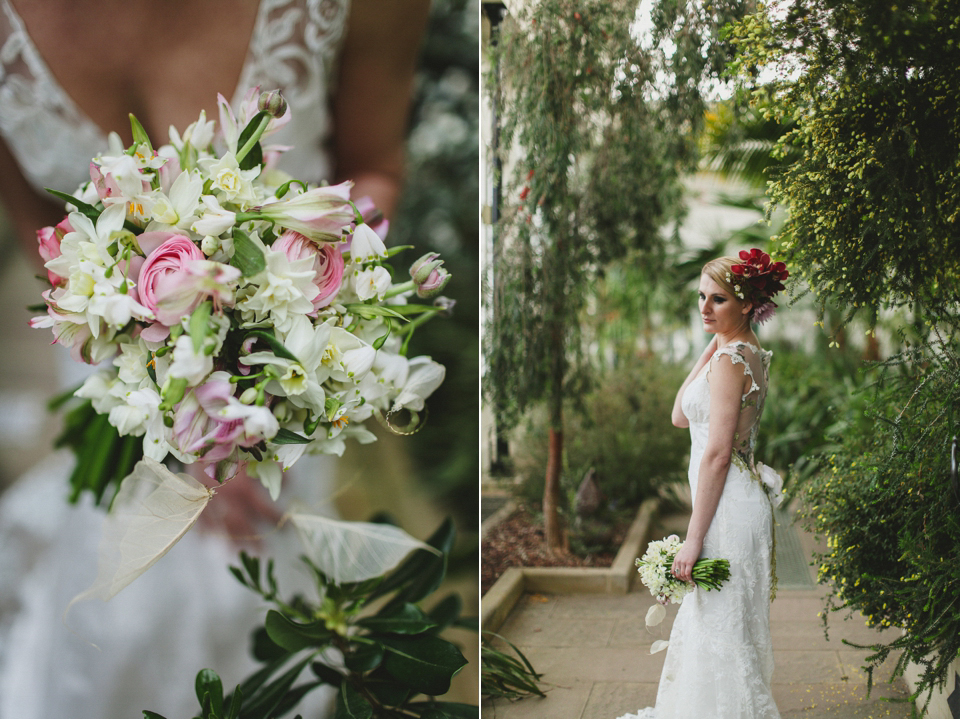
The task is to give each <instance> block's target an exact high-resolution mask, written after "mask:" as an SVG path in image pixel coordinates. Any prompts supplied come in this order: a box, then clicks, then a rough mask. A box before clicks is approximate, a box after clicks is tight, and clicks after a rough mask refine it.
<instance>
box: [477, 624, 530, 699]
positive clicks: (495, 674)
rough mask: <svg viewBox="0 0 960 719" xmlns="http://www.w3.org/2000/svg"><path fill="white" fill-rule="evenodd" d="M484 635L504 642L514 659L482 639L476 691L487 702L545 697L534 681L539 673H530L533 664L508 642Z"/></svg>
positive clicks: (493, 635) (499, 637) (490, 635)
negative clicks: (478, 681)
mask: <svg viewBox="0 0 960 719" xmlns="http://www.w3.org/2000/svg"><path fill="white" fill-rule="evenodd" d="M484 634H486V635H488V636H489V637H493V638H495V639H499V640H500V641H502V642H504V643H505V644H506V645H507V646H508V647H509V648H510V649H511V650H513V654H515V655H516V656H511V654H510V653H508V652H506V651H500V650H499V649H497V648H495V647H494V646H493V644H492V643H491V642H490V640H489V639H488V638H487V637H486V636H485V637H484V638H483V642H482V644H481V647H480V692H481V694H482V695H483V696H485V697H490V698H491V699H511V700H512V699H522V698H523V697H525V696H533V695H536V696H538V697H544V696H546V694H544V693H543V691H542V690H541V689H540V686H539V684H538V682H539V681H540V677H542V676H543V675H542V674H538V673H537V672H536V670H534V668H533V665H532V664H530V661H529V660H528V659H527V658H526V657H525V656H524V654H523V652H521V651H520V650H519V649H517V647H516V646H515V645H514V644H513V643H512V642H510V641H509V640H507V639H505V638H504V637H501V636H500V635H499V634H494V633H493V632H484Z"/></svg>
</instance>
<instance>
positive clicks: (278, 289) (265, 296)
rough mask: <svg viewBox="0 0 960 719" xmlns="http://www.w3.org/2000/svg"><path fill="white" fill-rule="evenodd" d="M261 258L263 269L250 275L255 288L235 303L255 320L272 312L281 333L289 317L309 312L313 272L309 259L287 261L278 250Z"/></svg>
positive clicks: (285, 327) (314, 287)
mask: <svg viewBox="0 0 960 719" xmlns="http://www.w3.org/2000/svg"><path fill="white" fill-rule="evenodd" d="M264 259H265V261H266V265H267V266H266V268H265V269H264V270H263V271H262V272H259V273H257V274H256V275H255V276H254V277H252V278H250V282H251V285H252V286H253V287H255V288H256V289H255V291H254V292H253V294H251V295H248V296H247V297H245V298H244V299H243V300H241V301H240V302H238V303H237V308H238V309H240V310H241V311H242V312H252V313H254V315H255V317H256V321H261V320H263V319H266V318H267V316H268V315H272V318H273V320H274V325H275V326H276V327H277V328H278V329H279V330H281V331H282V332H283V331H286V329H287V327H288V324H289V323H288V320H289V319H290V318H291V317H292V316H296V315H305V314H308V313H310V312H313V298H314V297H316V296H317V292H318V290H317V286H316V285H315V284H313V278H314V275H315V274H316V272H315V271H314V270H313V261H312V260H309V259H305V260H295V261H293V262H291V261H290V260H289V259H288V258H287V256H286V255H285V254H284V253H282V252H275V251H272V250H268V251H267V252H266V253H265V255H264Z"/></svg>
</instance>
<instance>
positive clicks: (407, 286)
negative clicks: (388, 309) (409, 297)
mask: <svg viewBox="0 0 960 719" xmlns="http://www.w3.org/2000/svg"><path fill="white" fill-rule="evenodd" d="M415 289H417V286H416V284H414V281H413V280H410V281H409V282H404V283H402V284H399V285H394V286H393V287H391V288H390V289H389V290H387V291H386V293H385V294H384V295H383V299H387V298H388V297H396V296H397V295H401V294H403V293H404V292H409V291H410V290H415Z"/></svg>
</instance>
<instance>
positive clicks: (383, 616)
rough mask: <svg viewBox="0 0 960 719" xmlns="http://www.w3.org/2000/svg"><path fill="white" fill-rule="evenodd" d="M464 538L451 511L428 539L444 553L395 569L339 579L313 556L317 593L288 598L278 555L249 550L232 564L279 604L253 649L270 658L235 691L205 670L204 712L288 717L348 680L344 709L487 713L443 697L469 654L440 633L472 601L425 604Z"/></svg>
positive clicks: (356, 717) (455, 718)
mask: <svg viewBox="0 0 960 719" xmlns="http://www.w3.org/2000/svg"><path fill="white" fill-rule="evenodd" d="M454 538H455V532H454V527H453V522H452V521H450V520H449V519H448V520H447V521H445V522H444V523H443V524H442V525H441V526H440V527H439V528H438V529H437V531H436V532H434V533H433V535H432V536H431V537H430V538H429V539H428V540H427V542H426V543H427V544H428V545H430V546H431V547H434V548H436V549H438V550H439V551H440V552H441V553H442V554H440V555H436V554H433V553H431V552H429V551H427V550H425V549H418V550H416V551H415V552H413V553H412V554H411V555H410V556H409V557H408V558H407V560H406V561H405V562H404V563H403V564H401V565H400V566H399V567H397V569H396V570H394V571H393V572H391V573H389V574H388V575H386V576H382V577H375V578H374V579H370V580H367V581H363V582H352V583H343V584H336V583H335V582H333V581H331V580H330V579H329V578H328V577H326V576H325V575H324V573H323V572H322V571H320V570H319V569H318V568H317V567H315V566H314V565H313V564H311V563H310V562H309V560H306V559H304V561H305V563H306V564H307V566H308V567H309V568H310V571H311V572H312V573H313V575H314V577H315V579H316V583H317V596H318V597H320V599H319V601H316V602H314V601H309V600H306V599H304V598H303V597H299V596H297V597H294V598H293V599H291V600H289V601H288V602H284V601H282V600H281V599H280V598H279V597H278V587H277V582H276V580H275V579H274V574H273V561H272V560H268V561H267V562H266V565H265V566H264V567H262V568H261V562H260V560H259V559H258V558H257V557H252V556H250V555H248V554H246V553H245V552H241V554H240V560H241V561H240V563H241V566H240V567H230V571H231V572H232V573H233V575H234V577H236V578H237V580H238V581H240V582H241V583H242V584H243V585H244V586H246V587H247V588H249V589H250V590H252V591H254V592H256V593H257V594H259V595H260V596H262V597H263V598H264V599H265V600H266V601H268V602H270V603H271V604H273V606H274V608H273V609H270V610H269V611H268V612H267V614H266V617H265V619H264V624H263V626H262V627H259V628H258V629H256V630H255V631H254V633H253V642H252V645H253V655H254V657H255V658H256V659H257V660H258V661H260V662H261V663H262V664H263V667H262V668H261V669H260V670H259V671H257V672H255V673H254V674H252V675H251V676H249V677H247V678H246V679H245V680H244V681H243V682H241V683H240V685H239V686H237V687H236V688H235V689H234V691H233V692H232V693H230V694H226V695H225V694H224V692H223V686H222V683H221V680H220V677H219V676H218V675H217V673H216V672H215V671H213V670H212V669H204V670H202V671H201V672H200V673H199V674H197V679H196V691H197V701H198V702H199V703H200V710H199V712H198V714H197V716H196V718H195V719H279V717H284V716H287V715H288V714H290V713H291V712H293V711H294V710H295V709H296V707H297V705H298V704H299V703H300V701H301V700H302V699H303V698H304V697H305V696H306V695H307V694H309V693H310V692H312V691H313V690H314V689H316V688H318V687H321V686H323V685H328V686H332V687H336V688H337V690H338V691H337V696H336V701H335V714H334V717H335V719H381V718H383V719H386V718H387V717H401V716H402V717H422V718H423V719H440V718H443V717H449V718H451V719H468V718H469V717H477V716H478V714H479V712H478V710H477V707H476V706H472V705H468V704H459V703H454V702H443V701H435V700H434V699H433V697H436V696H439V695H441V694H444V693H446V692H447V691H448V690H449V689H450V682H451V680H452V679H453V677H454V676H455V675H456V674H457V673H458V672H459V671H460V670H461V669H463V667H464V666H466V664H467V660H466V659H465V658H464V656H463V654H462V653H461V652H460V650H459V649H458V648H457V647H456V645H454V644H453V643H452V642H450V641H448V640H447V639H445V638H443V637H441V636H440V633H441V632H442V631H444V630H445V629H447V628H449V627H467V628H474V627H475V626H476V622H475V621H472V620H468V619H465V618H463V617H461V616H460V612H461V609H462V601H461V599H460V597H459V596H457V595H454V594H451V595H449V596H447V597H444V598H443V599H441V600H440V601H439V602H437V603H436V604H434V606H433V608H432V609H431V610H430V612H424V611H423V610H422V609H421V608H420V607H419V606H418V605H417V603H418V602H420V601H421V600H423V599H425V598H427V597H428V596H430V595H431V594H433V593H434V592H435V591H436V590H437V588H438V587H439V586H440V583H441V582H442V581H443V578H444V575H445V574H446V568H447V557H448V555H449V553H450V551H451V549H452V547H453V543H454ZM375 601H376V605H374V602H375ZM338 658H342V661H337V659H338ZM143 715H144V717H145V718H146V719H165V718H164V717H162V716H161V715H159V714H157V713H155V712H150V711H145V712H144V713H143ZM297 716H299V715H297Z"/></svg>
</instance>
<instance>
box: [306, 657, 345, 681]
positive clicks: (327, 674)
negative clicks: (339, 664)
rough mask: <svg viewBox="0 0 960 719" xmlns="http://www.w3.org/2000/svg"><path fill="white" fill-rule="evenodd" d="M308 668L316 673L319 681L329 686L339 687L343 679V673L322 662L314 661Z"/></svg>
mask: <svg viewBox="0 0 960 719" xmlns="http://www.w3.org/2000/svg"><path fill="white" fill-rule="evenodd" d="M348 668H349V667H348ZM310 669H312V670H313V673H314V674H316V675H317V678H318V679H320V681H322V682H323V683H324V684H330V685H331V686H335V687H339V686H340V683H341V682H342V681H343V674H341V673H340V672H338V671H337V670H336V669H334V668H333V667H328V666H327V665H326V664H324V663H323V662H314V663H313V664H311V665H310Z"/></svg>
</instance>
